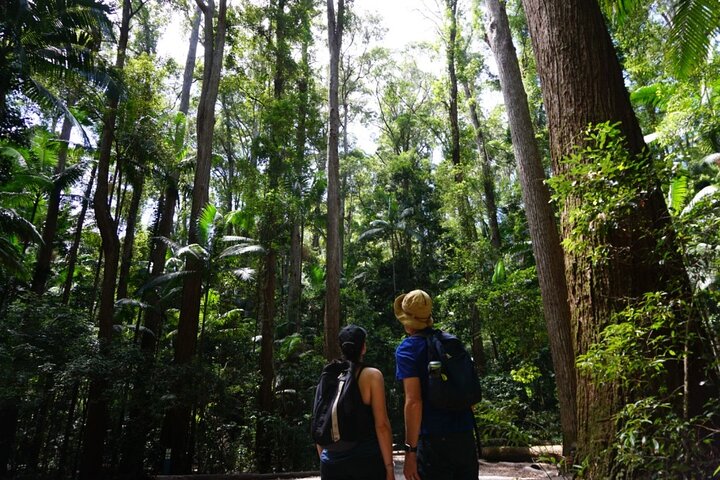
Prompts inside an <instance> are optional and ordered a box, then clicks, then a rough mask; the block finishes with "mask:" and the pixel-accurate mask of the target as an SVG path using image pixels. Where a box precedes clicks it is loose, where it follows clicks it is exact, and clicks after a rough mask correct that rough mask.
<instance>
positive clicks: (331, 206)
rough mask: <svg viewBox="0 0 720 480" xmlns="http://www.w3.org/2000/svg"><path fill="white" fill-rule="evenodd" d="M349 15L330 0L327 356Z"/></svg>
mask: <svg viewBox="0 0 720 480" xmlns="http://www.w3.org/2000/svg"><path fill="white" fill-rule="evenodd" d="M344 16H345V0H338V6H337V18H336V16H335V6H334V0H327V18H328V45H329V48H330V87H329V97H328V105H329V110H330V123H329V126H328V151H327V159H328V162H327V169H328V170H327V171H328V194H327V210H328V212H327V252H326V257H327V260H326V266H327V276H326V290H325V322H324V323H325V344H324V350H325V352H324V353H325V358H327V359H328V360H330V359H333V358H337V357H339V356H340V346H339V345H338V333H339V332H340V322H341V319H340V274H341V270H340V266H341V265H342V260H341V258H340V214H341V212H340V191H339V190H340V185H339V183H340V158H339V153H338V148H339V145H338V141H339V130H340V111H339V105H338V88H339V82H340V77H339V66H340V49H341V47H342V35H343V25H344V23H345V22H344Z"/></svg>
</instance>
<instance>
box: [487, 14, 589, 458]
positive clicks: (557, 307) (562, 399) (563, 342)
mask: <svg viewBox="0 0 720 480" xmlns="http://www.w3.org/2000/svg"><path fill="white" fill-rule="evenodd" d="M485 2H486V5H487V9H488V16H487V28H486V31H487V32H488V37H489V40H490V47H491V48H492V51H493V54H494V56H495V59H496V62H497V65H498V72H499V75H500V83H501V85H502V92H503V98H504V99H505V109H506V111H507V114H508V119H509V122H510V133H511V137H512V144H513V150H514V152H515V158H516V161H517V168H518V173H519V176H520V184H521V186H522V195H523V202H524V204H525V213H526V215H527V219H528V225H529V227H530V239H531V240H532V248H533V253H534V254H535V262H536V265H537V271H538V280H539V282H540V292H541V294H542V299H543V312H544V316H545V323H546V325H547V329H548V340H549V342H550V351H551V353H552V358H553V366H554V369H555V382H556V384H557V391H558V401H559V404H560V425H561V428H562V433H563V455H566V456H569V455H570V454H571V451H572V449H573V448H574V446H575V442H576V437H577V423H576V418H575V400H576V396H575V391H576V372H575V356H574V350H573V344H572V337H571V334H570V306H569V305H568V300H567V284H566V282H565V264H564V260H563V250H562V246H561V245H560V236H559V234H558V230H557V225H556V223H555V214H554V212H553V210H552V208H551V206H550V191H549V190H548V187H547V185H546V184H545V172H544V170H543V165H542V159H541V157H540V151H539V150H538V145H537V142H536V141H535V132H534V129H533V126H532V119H531V117H530V109H529V106H528V101H527V95H526V94H525V88H524V86H523V82H522V76H521V73H520V67H519V65H518V61H517V56H516V54H515V47H514V46H513V43H512V36H511V33H510V25H509V23H508V18H507V13H506V11H505V7H504V5H503V4H501V3H500V1H499V0H485Z"/></svg>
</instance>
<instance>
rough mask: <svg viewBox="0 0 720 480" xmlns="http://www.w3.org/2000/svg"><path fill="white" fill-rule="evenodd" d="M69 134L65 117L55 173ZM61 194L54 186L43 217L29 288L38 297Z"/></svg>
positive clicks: (47, 266) (44, 280)
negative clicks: (40, 240) (39, 242)
mask: <svg viewBox="0 0 720 480" xmlns="http://www.w3.org/2000/svg"><path fill="white" fill-rule="evenodd" d="M71 132H72V122H71V121H70V120H69V119H68V118H67V117H65V119H64V120H63V124H62V129H61V131H60V151H59V152H58V163H57V167H56V169H55V173H62V172H63V171H64V170H65V164H66V162H67V153H68V142H69V141H70V133H71ZM61 194H62V189H61V188H60V187H59V186H58V185H54V186H53V189H52V191H51V192H50V197H49V198H48V207H47V216H46V217H45V227H44V229H43V243H42V245H41V246H40V250H38V255H37V263H36V264H35V273H34V275H33V279H32V287H31V288H32V291H33V292H35V293H37V294H38V295H42V294H43V293H45V284H46V283H47V278H48V275H49V274H50V262H51V260H52V253H53V249H54V245H55V235H56V233H57V225H58V214H59V213H60V195H61Z"/></svg>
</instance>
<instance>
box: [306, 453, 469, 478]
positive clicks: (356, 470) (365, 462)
mask: <svg viewBox="0 0 720 480" xmlns="http://www.w3.org/2000/svg"><path fill="white" fill-rule="evenodd" d="M475 477H476V478H477V475H476V476H475ZM320 478H321V479H322V480H385V464H384V463H383V458H382V455H376V456H373V457H365V456H362V457H357V458H355V457H353V458H348V459H346V460H343V461H341V462H335V463H325V462H320Z"/></svg>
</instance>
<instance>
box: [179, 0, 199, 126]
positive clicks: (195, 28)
mask: <svg viewBox="0 0 720 480" xmlns="http://www.w3.org/2000/svg"><path fill="white" fill-rule="evenodd" d="M202 18H203V14H202V10H201V9H200V7H199V6H198V7H197V8H195V16H193V23H192V30H191V31H190V40H189V48H188V54H187V59H186V60H185V70H184V72H183V88H182V91H181V92H180V106H179V107H178V111H180V112H182V113H183V114H185V115H187V113H188V111H189V110H190V87H191V86H192V81H193V74H194V73H195V58H196V57H197V45H198V39H199V38H200V21H201V20H202Z"/></svg>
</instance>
